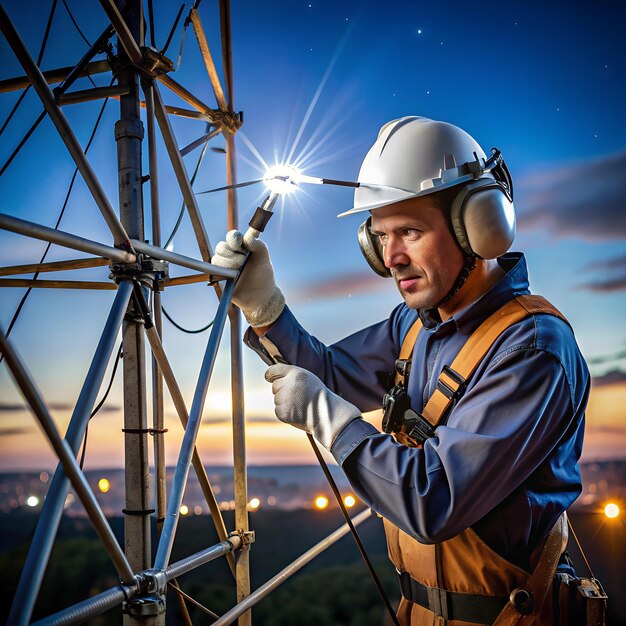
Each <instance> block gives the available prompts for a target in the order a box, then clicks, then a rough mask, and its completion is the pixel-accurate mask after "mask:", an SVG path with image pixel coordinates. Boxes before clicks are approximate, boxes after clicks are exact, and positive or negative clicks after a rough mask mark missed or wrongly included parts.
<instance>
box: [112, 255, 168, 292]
mask: <svg viewBox="0 0 626 626" xmlns="http://www.w3.org/2000/svg"><path fill="white" fill-rule="evenodd" d="M109 269H110V270H111V273H110V274H109V278H110V279H111V280H114V281H115V282H116V283H117V284H118V285H119V284H120V282H121V281H123V280H132V281H134V282H138V283H141V284H143V285H145V286H147V287H148V288H150V289H152V290H153V291H163V288H164V286H165V283H166V281H168V280H169V277H170V273H169V263H168V262H167V261H161V260H159V259H153V258H152V257H149V256H147V255H145V254H138V255H137V260H136V261H135V262H134V263H111V265H109Z"/></svg>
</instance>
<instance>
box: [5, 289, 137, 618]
mask: <svg viewBox="0 0 626 626" xmlns="http://www.w3.org/2000/svg"><path fill="white" fill-rule="evenodd" d="M132 289H133V284H132V282H130V281H123V282H122V283H121V284H120V286H119V289H118V290H117V293H116V294H115V300H114V301H113V305H112V306H111V311H110V313H109V316H108V318H107V321H106V324H105V326H104V330H103V331H102V336H101V337H100V341H99V343H98V347H97V348H96V351H95V354H94V357H93V360H92V362H91V366H90V367H89V371H88V373H87V377H86V378H85V382H84V384H83V387H82V389H81V392H80V395H79V397H78V401H77V402H76V407H75V408H74V412H73V413H72V418H71V420H70V423H69V426H68V429H67V432H66V434H65V440H66V441H67V443H68V444H69V446H70V448H71V449H72V451H73V452H74V454H78V450H79V448H80V444H81V442H82V440H83V437H84V435H85V429H86V428H87V423H88V422H89V416H90V415H91V411H92V410H93V406H94V404H95V401H96V397H97V395H98V391H99V389H100V387H101V385H102V380H103V378H104V375H105V373H106V368H107V364H108V362H109V360H110V359H111V354H112V352H113V349H114V346H115V340H116V338H117V333H118V331H119V329H120V326H121V325H122V321H123V319H124V314H125V313H126V307H127V306H128V301H129V299H130V296H131V293H132ZM68 490H69V480H68V479H67V477H66V475H65V473H64V472H63V466H62V465H61V464H60V463H59V464H58V466H57V469H56V471H55V473H54V477H53V478H52V481H51V482H50V488H49V489H48V493H47V495H46V499H45V500H44V503H43V506H42V509H41V514H40V515H39V519H38V521H37V527H36V529H35V534H34V536H33V539H32V542H31V545H30V549H29V551H28V555H27V557H26V562H25V564H24V568H23V569H22V574H21V576H20V580H19V583H18V586H17V591H16V593H15V596H14V598H13V602H12V604H11V611H10V613H9V621H8V623H9V624H15V625H16V626H25V625H26V624H28V623H29V622H30V618H31V616H32V612H33V608H34V605H35V601H36V600H37V596H38V594H39V589H40V587H41V581H42V579H43V576H44V573H45V570H46V566H47V564H48V559H49V558H50V552H51V550H52V546H53V543H54V538H55V536H56V532H57V530H58V527H59V523H60V521H61V516H62V515H63V505H64V503H65V498H66V496H67V492H68Z"/></svg>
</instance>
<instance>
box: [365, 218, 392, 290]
mask: <svg viewBox="0 0 626 626" xmlns="http://www.w3.org/2000/svg"><path fill="white" fill-rule="evenodd" d="M371 227H372V216H371V215H370V216H369V217H368V218H367V220H365V221H364V222H363V223H362V224H361V225H360V226H359V231H358V233H357V235H358V238H359V248H361V252H362V253H363V256H364V257H365V260H366V261H367V264H368V265H369V266H370V267H371V268H372V269H373V270H374V271H375V272H376V273H377V274H378V275H379V276H383V277H384V278H391V272H390V271H389V269H388V268H386V267H385V261H384V259H383V251H382V248H381V245H380V243H379V242H378V239H377V238H376V237H374V236H373V235H372V233H371V232H370V228H371Z"/></svg>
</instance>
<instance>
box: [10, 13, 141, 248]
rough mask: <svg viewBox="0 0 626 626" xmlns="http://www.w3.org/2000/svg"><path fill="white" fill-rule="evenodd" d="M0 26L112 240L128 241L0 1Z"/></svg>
mask: <svg viewBox="0 0 626 626" xmlns="http://www.w3.org/2000/svg"><path fill="white" fill-rule="evenodd" d="M0 29H1V30H2V32H3V33H4V36H5V37H6V39H7V41H8V43H9V45H10V46H11V48H12V49H13V52H14V53H15V56H16V57H17V58H18V61H19V62H20V64H21V65H22V67H23V68H24V70H25V72H26V74H28V77H29V78H30V80H31V82H32V84H33V87H34V88H35V91H36V92H37V95H38V96H39V97H40V99H41V101H42V103H43V105H44V108H45V109H46V111H47V112H48V115H49V116H50V119H51V120H52V122H53V123H54V125H55V127H56V129H57V131H58V132H59V135H61V138H62V139H63V142H64V143H65V145H66V147H67V149H68V151H69V153H70V155H71V156H72V159H73V160H74V163H76V167H77V168H78V169H79V171H80V173H81V174H82V176H83V179H84V180H85V183H86V185H87V187H88V188H89V191H90V192H91V195H92V196H93V199H94V201H95V202H96V204H97V205H98V208H99V209H100V212H101V213H102V216H103V217H104V220H105V221H106V223H107V225H108V227H109V229H110V231H111V233H112V235H113V239H114V241H115V244H116V245H127V244H128V239H129V237H128V235H127V234H126V230H125V229H124V227H123V226H122V224H121V223H120V221H119V219H118V218H117V215H116V214H115V211H114V210H113V207H112V206H111V204H110V203H109V200H108V198H107V197H106V194H105V193H104V190H103V189H102V187H101V186H100V182H99V181H98V179H97V177H96V174H95V172H94V171H93V169H92V167H91V165H90V163H89V161H88V160H87V157H86V156H85V153H84V152H83V149H82V148H81V146H80V143H79V142H78V139H76V135H74V131H73V130H72V128H71V126H70V125H69V123H68V121H67V120H66V119H65V115H64V114H63V112H62V111H61V107H60V106H59V105H58V104H57V103H56V100H55V97H54V94H53V93H52V90H51V89H50V87H49V86H48V83H47V82H46V79H45V78H44V77H43V76H42V74H41V70H40V69H39V68H38V67H37V64H36V63H35V61H34V60H33V58H32V57H31V55H30V53H29V52H28V50H27V49H26V46H25V45H24V42H23V41H22V39H21V38H20V36H19V34H18V32H17V31H16V30H15V26H13V22H11V19H10V18H9V16H8V14H7V12H6V11H5V10H4V8H3V7H2V5H0Z"/></svg>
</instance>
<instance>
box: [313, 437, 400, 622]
mask: <svg viewBox="0 0 626 626" xmlns="http://www.w3.org/2000/svg"><path fill="white" fill-rule="evenodd" d="M307 438H308V440H309V442H310V444H311V447H312V448H313V452H315V456H316V457H317V461H318V463H319V464H320V467H321V468H322V471H323V472H324V476H326V480H327V481H328V484H329V485H330V488H331V490H332V492H333V494H334V495H335V498H336V499H337V504H339V508H340V509H341V512H342V513H343V516H344V518H345V520H346V524H348V526H349V528H350V531H351V532H352V536H353V537H354V541H355V543H356V545H357V548H358V549H359V552H360V553H361V556H362V557H363V561H364V562H365V565H366V567H367V569H368V570H369V573H370V575H371V577H372V580H373V581H374V585H376V589H377V590H378V593H379V595H380V597H381V598H382V601H383V602H384V604H385V607H386V608H387V611H388V613H389V615H390V616H391V620H392V621H393V623H394V624H395V625H396V626H400V622H399V621H398V618H397V617H396V612H395V611H394V610H393V607H392V606H391V602H389V598H388V597H387V594H386V593H385V590H384V589H383V586H382V584H381V582H380V579H379V578H378V576H377V574H376V570H374V566H373V565H372V562H371V561H370V559H369V556H367V552H366V551H365V546H364V545H363V542H362V541H361V537H360V536H359V533H358V532H357V530H356V527H355V526H354V524H353V523H352V519H351V518H350V514H349V513H348V509H347V508H346V505H345V504H344V502H343V499H342V497H341V493H340V492H339V488H338V487H337V483H336V482H335V479H334V478H333V476H332V474H331V473H330V470H329V469H328V465H327V464H326V461H325V460H324V457H323V456H322V453H321V452H320V449H319V447H318V445H317V443H315V439H313V436H312V435H310V434H309V433H307Z"/></svg>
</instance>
